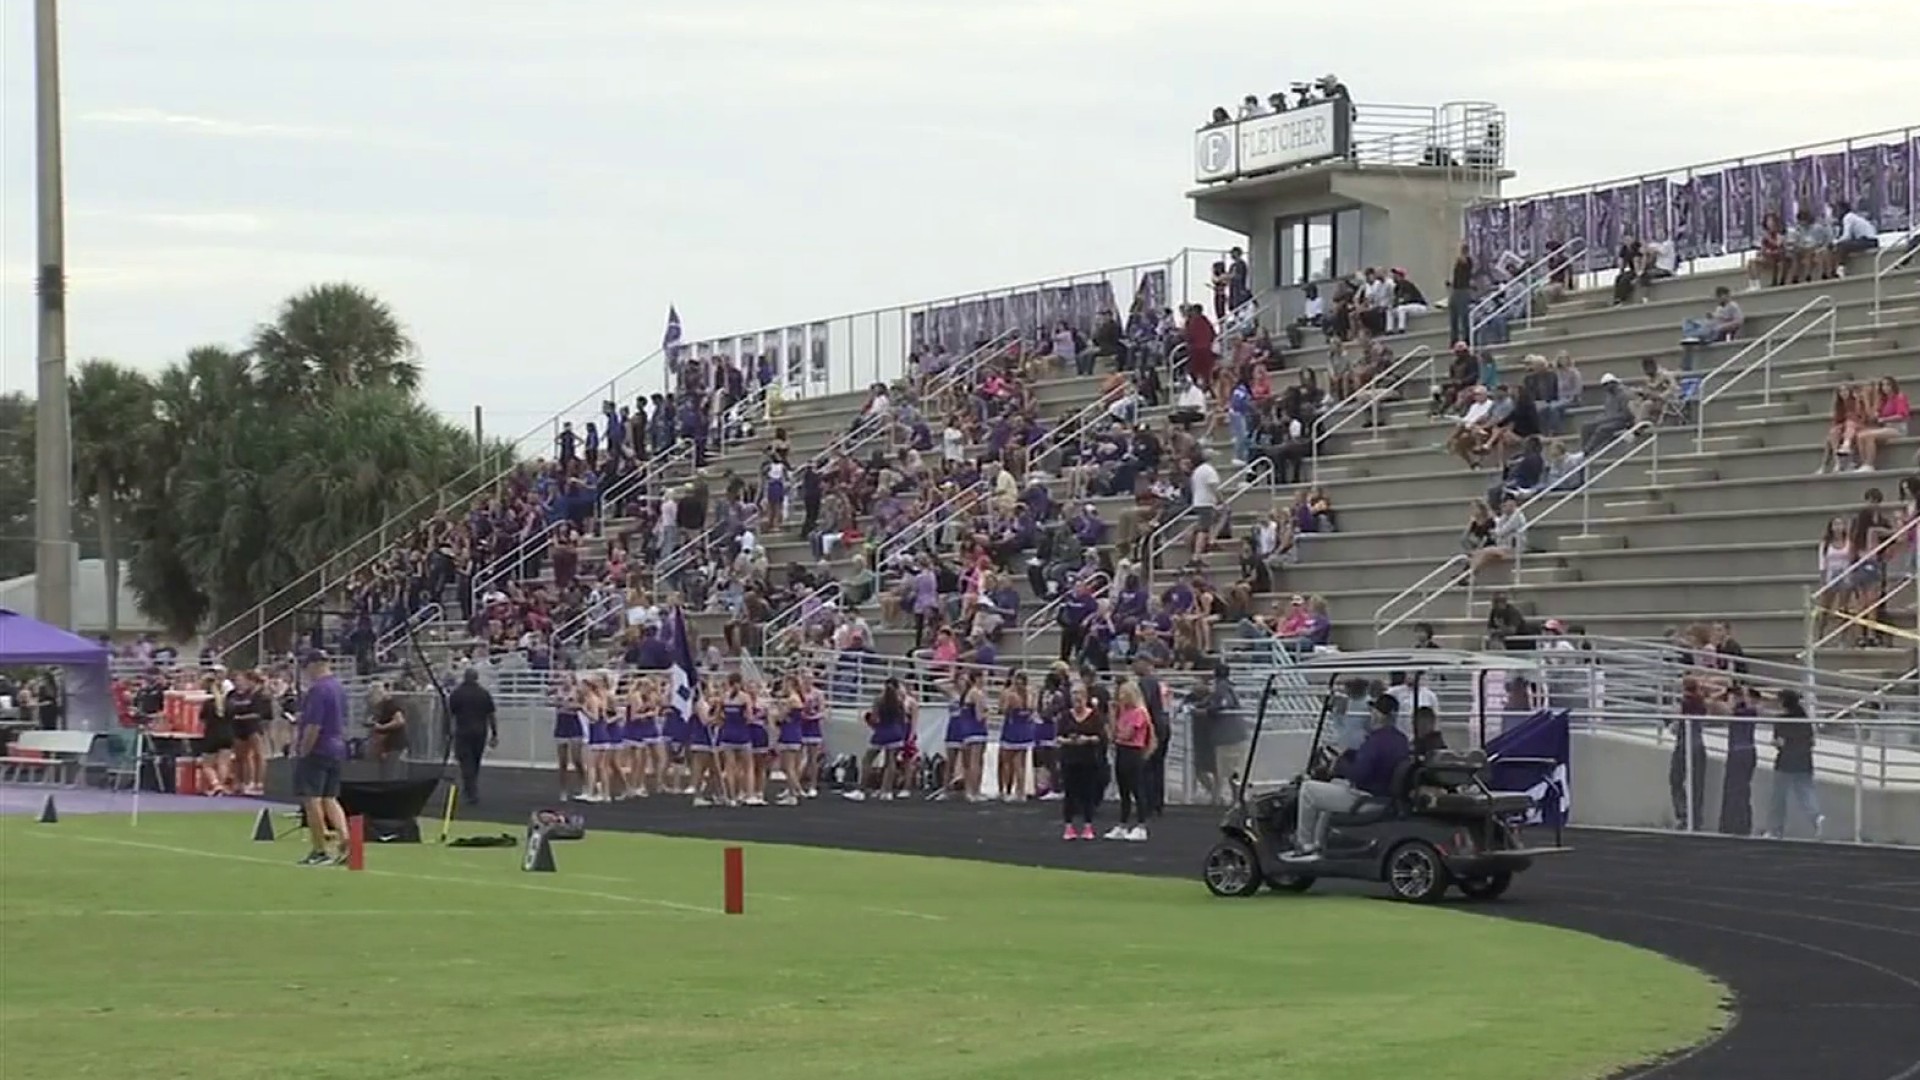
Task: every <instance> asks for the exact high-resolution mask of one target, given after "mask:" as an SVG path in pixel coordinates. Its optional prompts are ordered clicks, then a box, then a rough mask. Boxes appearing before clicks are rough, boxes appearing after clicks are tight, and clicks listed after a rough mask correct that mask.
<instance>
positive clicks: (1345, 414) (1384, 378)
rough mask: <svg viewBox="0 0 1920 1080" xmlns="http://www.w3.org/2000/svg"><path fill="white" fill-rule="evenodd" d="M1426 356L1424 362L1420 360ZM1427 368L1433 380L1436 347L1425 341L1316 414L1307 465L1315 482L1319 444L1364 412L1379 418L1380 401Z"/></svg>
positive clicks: (1429, 377)
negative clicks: (1426, 343)
mask: <svg viewBox="0 0 1920 1080" xmlns="http://www.w3.org/2000/svg"><path fill="white" fill-rule="evenodd" d="M1421 360H1425V361H1426V363H1424V364H1421V363H1418V361H1421ZM1422 368H1424V369H1425V370H1426V374H1427V381H1428V382H1430V383H1431V382H1433V381H1434V358H1433V350H1432V349H1430V348H1428V347H1427V346H1425V345H1421V346H1418V347H1416V348H1414V349H1411V350H1409V351H1408V352H1407V354H1406V355H1405V356H1402V357H1400V358H1398V359H1396V360H1395V361H1394V362H1393V363H1392V364H1389V365H1388V366H1387V367H1386V368H1385V369H1383V370H1382V371H1380V373H1379V374H1377V375H1375V376H1374V377H1373V378H1371V379H1368V380H1367V381H1366V383H1365V384H1363V385H1362V386H1361V387H1360V388H1359V389H1358V390H1355V391H1354V392H1353V393H1351V394H1349V395H1347V396H1346V397H1345V398H1342V399H1341V400H1339V401H1337V402H1335V403H1334V405H1333V408H1331V409H1328V410H1327V411H1325V412H1323V413H1321V414H1320V415H1318V416H1316V417H1314V418H1313V431H1312V433H1311V434H1312V444H1313V446H1312V451H1311V452H1312V454H1313V457H1312V461H1311V464H1310V465H1309V466H1308V469H1309V475H1311V476H1312V477H1313V481H1314V483H1319V482H1320V444H1321V443H1322V442H1324V441H1326V440H1327V439H1330V438H1332V437H1333V436H1334V434H1336V433H1337V432H1339V430H1340V429H1341V428H1343V427H1346V426H1347V425H1348V424H1351V423H1353V421H1354V420H1356V419H1358V418H1359V417H1360V416H1361V415H1363V414H1371V415H1372V416H1373V418H1374V423H1375V424H1376V425H1377V424H1378V423H1379V422H1380V403H1381V399H1382V398H1384V397H1386V395H1388V394H1391V393H1393V392H1394V391H1395V390H1398V389H1400V387H1401V386H1403V385H1405V384H1406V383H1407V382H1408V381H1409V380H1411V379H1412V378H1413V377H1414V376H1416V375H1418V374H1420V371H1421V369H1422Z"/></svg>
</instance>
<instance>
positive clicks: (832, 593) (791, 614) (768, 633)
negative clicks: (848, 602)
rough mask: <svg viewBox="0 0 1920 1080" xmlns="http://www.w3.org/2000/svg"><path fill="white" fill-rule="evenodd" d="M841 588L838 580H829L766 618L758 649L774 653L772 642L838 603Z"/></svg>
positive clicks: (766, 653)
mask: <svg viewBox="0 0 1920 1080" xmlns="http://www.w3.org/2000/svg"><path fill="white" fill-rule="evenodd" d="M841 595H842V590H841V588H840V583H839V582H838V581H829V582H827V583H826V584H825V585H822V586H820V587H819V588H817V589H815V590H813V591H812V592H810V593H808V594H807V595H805V596H803V597H801V598H800V599H799V600H796V601H794V602H793V603H792V604H789V605H787V607H786V608H785V609H784V610H782V611H780V612H779V613H778V614H775V615H774V616H773V617H772V618H770V619H768V620H767V623H766V626H765V627H764V628H763V632H762V635H761V642H760V651H761V653H762V654H763V655H767V656H772V655H774V648H773V646H774V644H775V643H777V642H779V641H781V640H783V639H784V638H785V637H786V636H787V635H788V634H791V633H793V632H794V631H795V630H798V629H800V628H801V627H803V626H805V625H806V624H807V620H808V619H810V618H812V617H813V616H814V615H816V614H818V613H820V612H821V611H823V610H828V609H830V608H832V607H833V606H835V605H838V604H839V603H840V598H841Z"/></svg>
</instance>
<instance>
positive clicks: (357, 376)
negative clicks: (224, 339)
mask: <svg viewBox="0 0 1920 1080" xmlns="http://www.w3.org/2000/svg"><path fill="white" fill-rule="evenodd" d="M250 351H251V352H252V355H253V358H254V361H255V363H256V364H257V367H258V371H259V376H260V381H261V384H262V386H263V387H264V388H265V389H266V391H267V392H268V393H270V394H272V395H273V396H274V397H275V398H277V399H279V400H283V401H300V402H313V401H317V400H319V399H320V398H322V397H325V396H326V395H328V394H330V393H332V392H334V391H336V390H339V389H341V388H344V387H364V388H369V389H371V388H377V387H384V388H391V389H395V390H401V391H405V392H408V393H411V392H413V391H414V390H417V389H419V386H420V365H419V363H417V362H416V361H415V360H414V348H413V342H412V341H411V340H409V339H408V337H407V335H406V331H405V330H404V329H402V327H401V326H400V321H399V320H398V319H397V318H395V317H394V314H393V310H392V309H391V308H389V307H387V305H386V304H385V303H384V302H383V301H381V300H380V299H379V298H378V297H376V296H374V295H373V294H372V293H369V292H367V291H365V290H364V289H361V288H360V287H358V286H356V285H349V284H345V283H336V284H329V285H315V286H314V287H312V288H310V289H308V290H307V291H305V292H303V293H300V294H299V295H297V296H294V297H292V298H290V299H288V300H287V302H286V303H284V304H282V305H280V311H279V314H278V315H276V316H275V317H274V320H273V321H272V322H271V323H267V324H265V325H263V326H260V327H259V328H257V329H256V330H255V331H254V334H253V342H252V346H251V350H250Z"/></svg>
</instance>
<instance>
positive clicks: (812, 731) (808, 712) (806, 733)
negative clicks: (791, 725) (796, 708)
mask: <svg viewBox="0 0 1920 1080" xmlns="http://www.w3.org/2000/svg"><path fill="white" fill-rule="evenodd" d="M823 705H824V703H823V702H822V701H821V698H820V694H819V692H818V691H815V692H814V693H811V694H808V695H807V700H806V701H804V702H802V703H801V706H800V742H801V744H802V745H805V746H819V745H820V744H821V743H824V742H826V741H827V737H826V732H825V731H824V730H822V727H821V716H820V714H821V712H822V708H823Z"/></svg>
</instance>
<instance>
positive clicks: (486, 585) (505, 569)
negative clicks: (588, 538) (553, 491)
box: [469, 439, 693, 599]
mask: <svg viewBox="0 0 1920 1080" xmlns="http://www.w3.org/2000/svg"><path fill="white" fill-rule="evenodd" d="M692 456H693V443H692V442H691V441H689V440H686V439H680V440H676V441H675V442H674V444H673V446H671V447H669V448H668V449H666V450H665V451H662V452H661V453H659V454H656V455H654V456H653V457H651V458H649V459H647V463H646V464H645V465H643V466H641V467H639V468H636V469H634V470H632V471H631V472H628V473H624V474H622V475H621V476H619V477H617V478H615V480H614V482H613V483H612V484H611V485H608V486H607V487H604V488H602V489H601V490H600V491H599V492H597V493H596V494H595V496H594V507H595V510H596V511H597V516H604V515H605V513H606V509H607V508H608V507H609V506H613V505H617V504H618V503H619V501H620V500H621V499H623V498H625V497H626V496H627V495H628V494H629V493H631V492H632V491H633V490H634V489H635V488H644V487H645V486H647V485H648V484H649V483H651V482H652V481H654V480H655V479H657V478H658V474H664V473H665V472H666V471H667V470H668V469H670V468H672V467H674V466H677V465H679V464H681V463H682V462H683V461H685V460H688V459H691V458H692ZM567 524H568V521H567V519H566V518H564V517H563V518H561V519H560V520H558V521H550V522H547V523H546V524H545V525H543V526H541V527H540V528H539V529H538V530H536V531H535V532H534V534H533V535H532V536H529V537H526V538H525V539H523V540H521V541H520V542H519V543H518V544H515V545H514V546H513V549H512V550H511V551H508V552H507V553H506V554H504V555H501V556H500V557H498V558H496V559H494V560H492V561H491V562H489V563H487V565H486V566H485V567H484V568H482V569H481V570H480V571H479V572H478V573H475V574H474V575H473V582H472V587H471V588H470V589H469V592H470V593H471V594H472V595H473V596H474V597H475V598H476V599H477V598H479V597H481V596H485V595H486V594H487V592H488V590H490V589H491V588H492V587H493V586H495V585H497V584H499V582H500V581H502V580H503V579H505V578H506V577H507V576H508V575H509V574H511V573H513V572H514V569H515V568H516V567H519V566H521V565H524V564H525V563H526V561H527V559H528V557H529V556H531V555H532V554H533V553H534V552H535V551H538V550H543V549H545V548H546V547H548V546H549V545H551V544H552V543H553V535H554V534H555V533H557V532H559V531H560V529H561V527H562V526H565V525H567Z"/></svg>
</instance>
